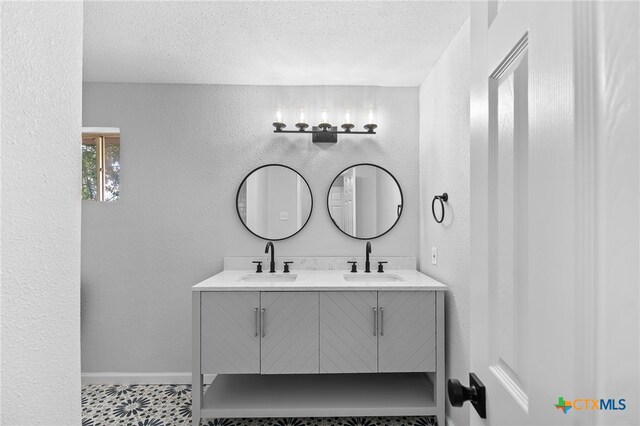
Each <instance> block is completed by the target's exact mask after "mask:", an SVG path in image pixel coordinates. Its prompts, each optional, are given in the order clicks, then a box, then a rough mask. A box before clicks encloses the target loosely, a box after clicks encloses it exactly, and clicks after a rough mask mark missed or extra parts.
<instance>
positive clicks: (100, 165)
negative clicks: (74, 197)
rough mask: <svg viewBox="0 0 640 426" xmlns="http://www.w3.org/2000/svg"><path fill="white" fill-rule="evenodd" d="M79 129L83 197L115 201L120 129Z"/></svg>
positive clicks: (118, 184)
mask: <svg viewBox="0 0 640 426" xmlns="http://www.w3.org/2000/svg"><path fill="white" fill-rule="evenodd" d="M113 130H116V131H109V132H95V131H94V132H83V133H82V199H83V200H96V201H115V200H117V199H118V197H119V196H120V132H119V130H118V129H113Z"/></svg>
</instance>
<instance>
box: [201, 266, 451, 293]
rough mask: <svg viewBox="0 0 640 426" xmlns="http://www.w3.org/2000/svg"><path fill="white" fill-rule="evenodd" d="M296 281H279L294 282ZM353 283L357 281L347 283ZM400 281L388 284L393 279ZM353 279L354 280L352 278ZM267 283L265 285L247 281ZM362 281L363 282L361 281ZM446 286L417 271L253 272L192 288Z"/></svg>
mask: <svg viewBox="0 0 640 426" xmlns="http://www.w3.org/2000/svg"><path fill="white" fill-rule="evenodd" d="M294 275H296V276H297V277H296V279H295V280H293V281H286V282H283V281H278V279H283V278H284V279H291V278H292V276H294ZM345 275H347V276H349V278H350V279H357V280H358V281H347V280H346V279H345ZM393 276H395V278H396V279H399V281H387V280H386V278H385V277H393ZM351 277H352V278H351ZM255 279H259V280H262V279H264V280H265V281H258V282H256V281H247V280H255ZM360 279H362V281H359V280H360ZM446 289H447V286H446V285H444V284H442V283H441V282H439V281H436V280H434V279H433V278H430V277H428V276H426V275H425V274H423V273H421V272H419V271H416V270H392V271H387V272H385V273H383V274H379V273H377V272H375V271H374V272H371V273H364V272H357V273H349V272H348V271H345V270H340V271H339V270H292V271H291V273H290V274H283V273H281V272H279V273H275V274H270V273H268V272H263V273H261V274H256V273H254V272H250V271H246V270H245V271H237V270H236V271H223V272H220V273H219V274H216V275H214V276H212V277H210V278H207V279H206V280H204V281H202V282H200V283H199V284H196V285H195V286H193V287H192V290H193V291H355V290H371V291H384V290H394V291H415V290H421V291H444V290H446Z"/></svg>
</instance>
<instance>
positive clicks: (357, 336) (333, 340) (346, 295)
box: [320, 291, 378, 373]
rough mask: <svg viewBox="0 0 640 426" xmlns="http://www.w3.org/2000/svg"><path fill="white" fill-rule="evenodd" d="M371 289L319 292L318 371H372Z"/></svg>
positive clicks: (375, 348) (374, 360)
mask: <svg viewBox="0 0 640 426" xmlns="http://www.w3.org/2000/svg"><path fill="white" fill-rule="evenodd" d="M377 302H378V298H377V293H376V292H375V291H357V292H322V293H320V372H321V373H375V372H377V371H378V340H377V337H376V334H377V333H376V332H375V330H374V326H375V323H374V311H373V309H374V308H375V307H376V306H377Z"/></svg>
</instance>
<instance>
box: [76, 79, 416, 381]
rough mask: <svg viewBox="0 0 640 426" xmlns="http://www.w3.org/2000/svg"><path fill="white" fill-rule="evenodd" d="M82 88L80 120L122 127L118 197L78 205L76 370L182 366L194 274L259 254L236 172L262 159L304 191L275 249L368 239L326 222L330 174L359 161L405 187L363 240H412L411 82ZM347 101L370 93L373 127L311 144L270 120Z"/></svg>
mask: <svg viewBox="0 0 640 426" xmlns="http://www.w3.org/2000/svg"><path fill="white" fill-rule="evenodd" d="M83 96H84V102H83V124H84V125H85V126H114V127H120V129H121V132H122V148H121V150H122V151H121V165H122V169H121V198H120V200H119V201H118V202H115V203H95V202H89V201H87V202H84V203H83V205H82V367H83V371H85V372H188V371H190V370H191V364H190V360H191V335H190V330H191V306H190V301H191V299H190V297H191V296H190V287H191V286H192V285H194V284H196V283H197V282H199V281H201V280H203V279H205V278H207V277H209V276H211V275H213V274H215V273H217V272H219V271H221V270H222V261H223V256H233V255H244V256H253V255H255V256H263V255H264V246H265V242H264V241H263V240H261V239H259V238H257V237H254V236H253V235H251V234H250V233H249V232H248V231H247V230H246V229H245V228H244V226H243V225H242V223H241V222H240V220H239V218H238V217H237V215H236V211H235V196H236V190H237V186H238V185H239V184H240V182H241V181H242V179H243V178H244V176H245V175H246V174H247V173H249V172H250V171H251V170H252V169H254V168H255V167H257V166H259V165H263V164H265V163H282V164H285V165H288V166H291V167H293V168H295V169H296V170H298V171H299V172H300V173H301V174H302V175H303V176H304V177H305V178H306V179H307V180H308V182H309V185H310V187H311V190H312V192H313V201H314V206H313V213H312V215H311V219H310V221H309V223H308V224H307V227H306V228H305V229H303V230H302V231H301V232H300V233H299V234H298V235H296V236H295V237H294V238H292V239H289V240H285V241H282V242H278V243H276V254H277V255H283V256H284V255H298V256H304V255H313V256H323V255H324V256H328V255H362V254H364V245H365V243H364V241H359V240H355V239H351V238H349V237H347V236H345V235H344V234H343V233H342V232H340V231H339V230H338V229H336V228H335V227H334V226H333V224H332V223H331V220H330V218H329V215H328V213H327V208H326V194H327V191H328V189H329V185H330V184H331V182H332V180H333V178H334V177H335V175H336V174H337V173H338V172H340V171H341V170H343V169H344V168H346V167H347V166H349V165H351V164H354V163H359V162H372V163H377V164H379V165H381V166H383V167H385V168H386V169H388V170H389V171H390V172H392V173H394V174H395V176H396V177H397V179H398V181H399V182H400V184H401V185H402V189H403V193H404V196H405V203H406V206H405V209H404V213H403V215H402V218H401V219H400V221H399V222H398V224H397V225H396V228H394V230H393V231H392V232H390V233H389V234H387V235H385V236H383V237H381V238H379V239H377V240H375V241H373V254H374V255H376V256H385V255H389V256H391V255H394V256H416V255H417V253H418V233H417V232H416V231H417V229H418V208H419V195H418V89H417V88H373V87H349V86H347V87H304V88H301V87H288V86H204V85H152V84H148V85H144V84H94V83H87V84H85V85H84V95H83ZM347 105H349V106H351V111H352V117H353V119H354V120H355V122H356V123H358V124H359V125H362V124H364V120H365V115H366V114H365V112H363V111H366V110H367V108H368V107H370V106H375V110H376V116H377V118H376V121H377V123H378V124H379V129H378V130H379V131H378V134H377V135H376V136H375V137H363V136H352V137H350V138H349V137H344V136H341V137H340V138H339V142H338V143H337V144H335V145H329V146H319V145H314V144H312V143H311V141H310V136H308V135H306V136H304V137H301V136H296V135H292V136H291V135H275V134H273V133H272V130H273V128H272V126H271V122H272V121H273V116H274V111H275V109H276V107H277V106H283V107H284V108H283V115H284V120H285V121H286V122H287V123H290V124H289V126H290V127H293V126H292V125H293V123H295V118H297V117H294V116H292V114H293V111H294V110H295V109H296V107H298V106H304V107H306V113H307V116H308V117H309V121H313V118H315V120H317V119H318V118H319V117H320V109H321V108H322V107H327V109H328V112H329V120H333V121H336V115H337V112H341V111H344V107H345V106H347ZM341 114H342V113H340V116H341ZM347 266H348V265H345V269H346V267H347ZM293 267H294V269H295V265H293Z"/></svg>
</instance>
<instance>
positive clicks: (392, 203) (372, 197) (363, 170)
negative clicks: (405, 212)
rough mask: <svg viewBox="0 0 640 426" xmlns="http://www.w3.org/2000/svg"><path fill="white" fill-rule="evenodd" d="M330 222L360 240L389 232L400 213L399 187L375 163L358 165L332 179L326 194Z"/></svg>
mask: <svg viewBox="0 0 640 426" xmlns="http://www.w3.org/2000/svg"><path fill="white" fill-rule="evenodd" d="M327 208H328V209H329V215H330V216H331V219H332V220H333V223H334V224H335V225H336V226H337V227H338V229H340V230H341V231H342V232H344V233H345V234H347V235H349V236H351V237H354V238H359V239H372V238H377V237H379V236H381V235H384V234H385V233H387V232H389V230H390V229H391V228H393V227H394V225H395V224H396V222H397V221H398V219H399V218H400V215H401V214H402V190H401V189H400V185H399V184H398V181H397V180H396V179H395V178H394V177H393V175H392V174H391V173H389V172H388V171H387V170H385V169H383V168H382V167H379V166H376V165H374V164H357V165H355V166H351V167H349V168H347V169H345V170H344V171H342V172H341V173H340V174H339V175H338V176H336V178H335V179H334V180H333V183H332V184H331V187H330V188H329V194H328V195H327Z"/></svg>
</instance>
